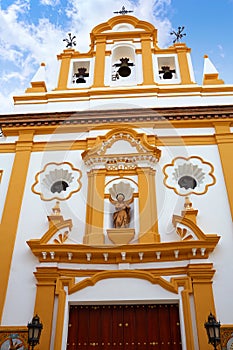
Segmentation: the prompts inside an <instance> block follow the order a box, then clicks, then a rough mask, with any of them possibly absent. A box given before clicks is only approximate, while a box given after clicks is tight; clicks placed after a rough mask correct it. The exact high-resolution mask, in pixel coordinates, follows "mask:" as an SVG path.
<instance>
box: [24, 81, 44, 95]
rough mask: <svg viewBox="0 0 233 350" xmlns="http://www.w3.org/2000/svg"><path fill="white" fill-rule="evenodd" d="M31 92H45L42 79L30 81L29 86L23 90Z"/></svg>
mask: <svg viewBox="0 0 233 350" xmlns="http://www.w3.org/2000/svg"><path fill="white" fill-rule="evenodd" d="M33 92H47V88H46V84H45V82H44V81H31V87H30V88H27V89H26V90H25V93H33Z"/></svg>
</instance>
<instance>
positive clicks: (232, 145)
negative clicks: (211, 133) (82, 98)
mask: <svg viewBox="0 0 233 350" xmlns="http://www.w3.org/2000/svg"><path fill="white" fill-rule="evenodd" d="M215 139H216V142H217V145H218V151H219V155H220V159H221V163H222V170H223V174H224V179H225V184H226V189H227V194H228V200H229V204H230V209H231V217H232V219H233V182H232V162H231V159H232V154H233V134H231V133H230V124H229V123H228V122H222V123H221V122H220V123H219V122H218V123H216V124H215Z"/></svg>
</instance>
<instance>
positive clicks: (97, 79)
mask: <svg viewBox="0 0 233 350" xmlns="http://www.w3.org/2000/svg"><path fill="white" fill-rule="evenodd" d="M105 50H106V40H105V38H102V39H97V40H96V57H95V72H94V84H93V87H101V86H104V71H105Z"/></svg>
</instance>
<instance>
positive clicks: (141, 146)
mask: <svg viewBox="0 0 233 350" xmlns="http://www.w3.org/2000/svg"><path fill="white" fill-rule="evenodd" d="M160 155H161V151H160V150H159V149H158V148H157V147H156V146H152V145H151V144H149V142H148V140H147V136H146V135H145V134H139V133H137V132H136V131H135V130H132V129H130V128H119V129H114V130H113V131H110V132H109V133H107V134H106V135H105V136H101V137H98V138H97V139H96V144H95V145H94V147H93V148H91V149H89V150H88V151H85V152H83V154H82V157H83V160H84V162H85V164H86V165H87V166H90V167H94V166H97V165H98V167H100V166H101V167H103V168H108V167H109V166H111V167H114V166H116V167H117V165H119V164H121V166H123V164H125V167H126V168H129V167H130V168H136V167H137V166H140V167H144V166H147V167H154V165H155V164H156V163H157V162H158V161H159V158H160ZM114 164H115V165H114ZM125 167H124V166H123V168H125Z"/></svg>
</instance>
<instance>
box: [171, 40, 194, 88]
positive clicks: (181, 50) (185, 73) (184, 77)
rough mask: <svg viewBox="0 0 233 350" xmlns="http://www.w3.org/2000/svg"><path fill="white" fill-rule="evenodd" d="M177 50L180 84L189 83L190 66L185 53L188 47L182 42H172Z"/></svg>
mask: <svg viewBox="0 0 233 350" xmlns="http://www.w3.org/2000/svg"><path fill="white" fill-rule="evenodd" d="M174 46H175V48H176V52H177V57H178V62H179V67H180V77H181V84H191V83H193V82H192V81H191V76H190V68H189V64H188V58H187V53H188V51H189V49H188V48H187V46H186V45H185V44H184V43H177V44H174Z"/></svg>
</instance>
